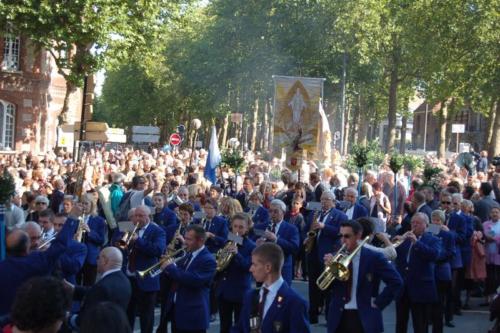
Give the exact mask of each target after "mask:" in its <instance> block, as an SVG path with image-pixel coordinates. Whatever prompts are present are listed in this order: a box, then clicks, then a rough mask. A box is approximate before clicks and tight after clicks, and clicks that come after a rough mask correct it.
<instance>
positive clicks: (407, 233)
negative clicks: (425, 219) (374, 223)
mask: <svg viewBox="0 0 500 333" xmlns="http://www.w3.org/2000/svg"><path fill="white" fill-rule="evenodd" d="M412 233H413V231H411V230H410V231H407V232H405V233H404V234H403V236H401V238H400V239H398V240H395V241H393V242H392V246H394V247H395V248H396V247H398V246H400V245H401V244H403V243H404V241H405V240H406V238H407V237H408V235H410V234H412Z"/></svg>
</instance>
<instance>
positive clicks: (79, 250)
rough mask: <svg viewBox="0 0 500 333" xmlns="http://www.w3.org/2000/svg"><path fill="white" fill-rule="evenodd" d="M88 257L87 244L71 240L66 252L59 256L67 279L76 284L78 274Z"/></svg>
mask: <svg viewBox="0 0 500 333" xmlns="http://www.w3.org/2000/svg"><path fill="white" fill-rule="evenodd" d="M86 257H87V247H86V246H85V244H82V243H80V242H77V241H75V240H70V242H69V244H68V247H67V249H66V252H64V254H63V255H62V256H61V258H59V265H60V268H61V272H62V274H63V277H64V278H65V279H66V281H68V282H70V283H72V284H76V275H77V274H78V273H79V272H80V270H81V269H82V267H83V264H84V263H85V258H86Z"/></svg>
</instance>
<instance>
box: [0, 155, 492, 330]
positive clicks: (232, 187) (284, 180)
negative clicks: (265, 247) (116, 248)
mask: <svg viewBox="0 0 500 333" xmlns="http://www.w3.org/2000/svg"><path fill="white" fill-rule="evenodd" d="M455 157H456V156H452V157H451V158H449V159H446V160H439V159H437V158H436V157H433V156H432V155H428V156H425V163H426V164H428V165H431V166H434V167H439V168H441V169H442V172H441V173H439V175H437V176H436V177H435V179H434V181H433V182H432V183H429V182H426V181H424V177H423V174H422V171H418V172H413V173H410V172H408V171H404V170H402V171H401V172H400V173H399V174H398V176H397V177H396V178H395V176H394V173H393V172H392V171H391V169H390V168H389V165H388V161H387V159H386V162H384V163H383V164H382V165H380V166H374V167H371V168H370V170H366V171H364V172H363V173H362V174H360V173H358V172H349V171H348V170H347V169H346V168H345V167H344V163H343V162H344V161H343V159H342V158H341V157H340V156H339V155H338V154H337V157H336V159H335V160H334V162H335V163H336V164H333V165H331V166H328V167H323V166H320V167H321V168H320V167H318V165H317V164H315V163H314V162H312V161H305V162H304V163H303V165H302V167H301V169H300V171H298V172H297V171H291V170H289V169H288V168H286V167H285V166H284V165H283V160H281V159H280V158H277V157H275V158H272V159H271V160H264V159H263V158H262V157H261V156H260V154H258V153H253V152H251V151H248V152H245V153H244V159H245V161H246V166H245V170H242V171H241V172H235V171H234V170H232V169H230V168H229V167H224V166H221V167H219V168H218V170H217V176H218V177H217V179H218V180H217V183H215V184H211V183H210V182H209V181H208V180H206V179H205V178H204V177H203V169H204V165H205V163H206V158H207V152H205V151H204V150H196V151H195V152H191V151H190V150H188V149H185V150H180V151H162V150H158V149H150V150H149V151H144V150H133V149H123V150H118V149H117V150H114V149H111V150H105V149H104V148H103V149H101V150H94V149H90V150H88V151H86V152H84V153H83V154H82V155H81V156H80V158H79V161H78V162H75V161H74V160H73V158H72V156H71V155H69V154H55V153H53V152H49V153H47V154H45V155H44V156H36V155H33V154H31V153H20V154H12V155H4V156H2V157H0V165H2V167H3V168H7V170H8V171H9V172H10V174H11V175H12V176H13V177H14V181H15V186H16V192H15V195H14V197H13V198H12V200H11V202H10V203H8V205H7V207H6V212H5V224H6V227H7V229H8V231H9V233H10V234H11V235H12V234H13V233H15V232H16V231H17V230H23V231H25V232H26V233H27V234H28V235H29V238H30V251H31V252H36V251H40V252H43V251H47V250H46V247H49V246H50V241H51V239H53V237H55V236H56V235H57V234H60V233H61V225H62V224H64V220H65V219H66V218H68V217H73V216H75V217H77V216H79V215H84V216H86V217H87V220H86V223H87V225H86V226H85V227H84V228H85V231H87V234H88V236H91V235H92V237H86V239H84V240H83V241H81V244H82V246H81V249H80V250H81V253H84V254H83V257H81V258H82V259H81V260H80V261H79V263H78V264H76V266H75V268H74V270H73V271H72V272H64V271H63V272H62V275H63V277H64V278H65V279H66V281H69V282H70V283H71V284H72V285H73V286H87V287H90V286H92V285H93V284H94V283H95V282H96V279H97V280H98V278H99V269H98V268H97V267H98V265H99V264H98V260H99V259H98V253H99V251H100V250H101V249H103V248H105V247H106V246H109V245H115V243H116V240H117V238H116V237H117V236H116V235H117V233H119V232H120V230H119V224H120V222H122V221H128V220H130V215H129V214H130V211H131V210H132V209H134V208H141V207H149V209H150V211H149V217H150V218H151V221H154V223H156V224H157V225H158V226H159V227H161V228H164V230H165V232H166V233H167V235H168V234H169V232H170V233H171V234H172V233H173V232H172V230H176V228H177V227H176V226H177V225H178V223H179V221H180V220H183V219H184V217H183V214H185V213H187V214H188V215H189V216H188V217H187V218H186V219H187V220H189V221H188V222H190V221H192V220H196V219H198V220H200V221H204V220H203V219H204V218H205V217H206V216H207V215H208V216H210V218H213V217H214V216H220V217H221V220H222V221H224V222H223V223H225V226H224V229H226V231H225V237H227V230H230V229H231V221H232V219H233V217H234V216H235V215H236V214H240V215H241V213H247V214H248V215H249V216H250V220H249V223H248V226H247V227H248V232H247V234H248V237H249V238H252V239H253V240H254V241H255V242H256V243H257V245H258V243H259V238H261V237H262V235H261V234H259V233H257V234H256V233H255V229H254V226H255V225H260V224H269V223H270V222H269V221H270V219H271V218H270V209H271V208H272V207H274V206H276V205H277V204H276V202H277V201H276V199H278V200H279V201H280V202H282V203H284V204H285V205H286V209H285V210H284V211H283V213H284V220H285V221H287V223H289V224H291V225H293V226H295V228H296V230H297V232H298V235H299V242H298V246H297V248H296V249H295V248H294V250H293V251H291V257H292V264H291V267H292V270H291V276H290V279H289V280H290V283H292V282H291V281H292V280H293V279H301V280H305V281H307V280H308V279H310V276H309V270H310V267H309V265H308V255H307V253H306V252H305V250H304V246H305V240H306V239H307V238H308V232H310V231H311V230H312V229H314V228H313V227H312V224H313V223H314V222H313V221H312V220H313V219H314V218H313V212H314V210H312V209H311V208H310V207H311V203H316V202H318V203H319V202H321V203H323V202H324V201H328V200H330V201H331V205H332V207H335V209H336V210H338V211H340V212H341V213H342V214H343V215H342V216H344V214H345V216H346V217H347V219H348V220H353V219H359V218H367V219H368V220H369V221H370V222H371V223H372V227H371V228H372V230H371V232H372V233H373V234H374V235H375V240H374V241H371V243H372V244H374V245H375V246H377V247H383V245H381V244H385V245H386V248H392V250H393V252H394V256H395V251H394V249H395V248H396V247H397V246H396V245H394V244H393V243H391V239H392V240H393V241H394V240H398V239H404V238H405V237H407V235H408V232H411V230H412V218H413V217H415V215H417V214H420V213H423V214H425V215H426V216H427V218H428V222H430V225H437V226H438V227H437V231H435V233H436V234H437V233H438V232H439V231H440V230H444V231H446V232H450V233H452V234H453V237H454V241H453V246H452V248H451V253H450V254H449V255H448V257H444V258H442V259H440V260H441V261H440V262H437V263H436V265H438V266H439V265H442V264H443V263H447V264H449V272H450V274H449V276H448V275H446V274H445V275H443V276H438V274H437V273H436V277H435V278H436V285H437V289H438V293H439V298H440V302H441V304H442V309H441V310H440V311H441V312H440V313H442V316H443V317H442V318H439V319H438V321H439V320H440V321H443V320H444V322H445V325H447V326H449V327H453V326H454V324H453V317H454V316H455V315H461V311H462V310H463V309H470V307H471V306H472V304H471V302H470V299H471V297H483V298H484V301H482V302H481V303H482V304H481V305H484V306H490V307H491V314H492V319H495V320H496V319H498V318H500V306H499V305H498V304H495V303H496V302H495V300H496V298H495V297H496V294H497V288H498V287H499V285H500V165H493V164H491V163H490V162H491V159H488V156H487V154H486V153H485V152H481V153H480V154H478V156H477V157H476V164H475V168H476V170H474V172H471V170H467V169H466V168H463V167H462V168H461V167H459V166H458V165H457V164H456V163H455V162H456V161H455ZM360 176H361V178H362V179H361V180H360ZM395 179H397V180H396V182H395ZM395 192H396V193H395ZM325 193H328V194H327V195H325ZM186 205H190V206H191V209H190V208H186ZM278 206H279V204H278ZM141 209H142V208H141ZM271 210H272V209H271ZM183 212H184V213H183ZM339 214H340V213H339ZM240 215H239V216H240ZM240 217H241V216H240ZM58 219H61V220H63V222H61V223H60V224H61V225H59V226H58V225H57V221H58ZM243 219H244V218H243ZM200 223H201V222H200ZM172 226H174V227H173V229H172ZM257 229H258V228H257ZM368 229H370V228H368ZM207 231H208V230H207ZM233 232H234V230H233ZM94 234H95V235H94ZM217 236H219V235H215V238H214V239H217ZM173 237H175V236H173ZM223 238H224V237H223ZM225 240H226V239H223V241H222V243H221V244H222V245H221V244H218V246H215V245H214V246H215V249H214V250H213V251H211V252H216V251H217V250H218V249H220V248H221V247H223V244H224V241H225ZM46 241H48V242H49V244H45V242H46ZM377 243H378V245H377ZM169 244H170V240H168V238H167V239H166V241H165V246H168V245H169ZM207 244H208V243H207ZM213 244H217V243H215V242H214V243H213ZM83 245H85V246H83ZM207 246H208V245H207ZM7 247H8V251H9V244H7ZM75 248H78V246H75ZM10 250H11V253H10V255H12V249H10ZM284 252H285V256H286V255H287V253H286V249H284ZM108 255H109V256H111V257H112V256H113V253H110V254H108ZM59 260H60V259H59ZM285 266H286V259H285ZM1 269H2V267H1V264H0V271H1ZM4 269H5V268H4ZM1 273H2V274H4V271H1ZM52 273H53V272H52ZM39 275H40V276H45V277H40V278H38V279H35V280H28V281H27V282H26V283H25V284H24V285H23V286H22V287H20V288H19V289H18V290H17V293H16V290H14V291H13V290H9V291H8V292H7V291H6V290H2V289H5V288H9V287H8V286H6V285H2V284H0V295H6V294H9V295H10V297H11V298H9V299H11V300H12V302H10V303H9V304H0V319H4V320H5V319H7V317H8V318H10V320H7V322H10V323H12V324H13V327H14V328H15V327H17V329H18V330H17V331H16V330H13V331H14V332H20V331H22V332H24V331H31V332H37V331H40V332H41V330H37V327H38V328H40V327H45V326H44V325H46V324H50V325H53V324H54V323H56V322H57V323H59V325H56V326H57V329H59V326H60V325H61V322H62V321H64V320H65V318H66V311H65V308H70V307H73V308H74V309H73V310H75V307H76V312H77V310H78V304H77V302H76V301H75V300H73V302H72V301H71V299H70V298H69V296H68V295H67V293H66V292H65V290H67V286H66V285H65V284H64V283H61V282H60V281H59V280H57V279H52V278H50V277H46V274H39ZM52 275H54V274H52ZM283 275H284V278H285V273H283ZM285 280H287V278H285ZM37 285H38V286H37ZM41 289H44V290H45V289H46V292H44V294H46V293H49V294H50V297H48V298H47V297H46V296H42V295H37V294H40V293H42V291H41ZM12 293H14V294H12ZM37 297H41V298H43V299H44V300H45V303H43V304H48V303H50V302H49V301H53V302H52V303H50V304H51V306H54V307H56V308H54V310H51V311H50V312H51V313H50V315H49V314H46V315H38V314H37V311H42V309H41V308H38V307H39V306H40V307H42V305H38V304H36V303H37V302H31V304H29V305H26V303H30V301H29V300H30V299H36V298H37ZM14 299H15V301H14ZM310 301H311V300H310ZM0 303H5V302H3V301H0ZM212 303H213V300H212V295H211V304H212ZM312 303H315V306H316V307H317V308H316V309H315V311H316V312H314V311H312V312H311V310H310V311H309V317H310V318H309V319H310V320H311V323H314V322H315V320H316V322H317V316H318V315H319V314H321V313H325V312H326V311H325V309H324V307H325V306H327V304H324V303H323V301H321V302H319V303H318V301H317V300H313V301H312ZM54 304H57V305H54ZM99 306H101V310H99V311H98V310H95V311H93V314H92V316H97V313H101V312H103V311H107V312H108V313H109V316H113V315H114V316H116V318H121V317H120V316H122V317H123V316H124V314H123V313H121V312H120V308H118V309H116V311H115V308H114V307H113V306H105V305H104V306H103V305H102V304H101V305H99ZM214 308H216V307H215V306H214ZM43 312H44V313H46V312H47V311H43ZM90 312H91V311H88V313H90ZM210 312H211V315H212V317H213V316H214V315H215V311H212V310H211V311H210ZM325 315H326V313H325ZM101 316H102V314H101ZM108 318H109V317H108ZM212 319H213V318H212ZM36 321H39V322H36ZM116 321H120V320H116ZM123 321H125V322H126V319H124V320H123ZM429 321H431V319H429ZM108 324H109V325H117V324H116V323H115V324H113V323H108ZM30 325H31V326H30ZM37 325H38V326H37ZM40 325H41V326H40ZM50 325H49V326H50ZM85 325H87V326H88V327H92V323H89V321H88V320H86V319H85V318H82V323H81V325H80V327H81V331H82V332H83V331H85V329H84V327H85ZM94 326H95V325H94ZM22 327H24V329H23V328H22ZM57 329H56V330H54V332H55V331H57ZM129 329H130V328H129ZM91 330H92V332H95V331H96V330H97V328H95V327H93V328H91ZM91 330H87V331H86V332H90V331H91ZM97 331H98V330H97ZM111 331H112V330H111V329H110V330H109V332H111ZM118 331H121V332H126V330H125V329H124V328H120V329H119V330H117V332H118ZM6 332H8V331H6ZM44 332H45V331H44ZM47 332H49V331H47ZM98 332H99V331H98Z"/></svg>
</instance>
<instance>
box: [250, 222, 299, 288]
mask: <svg viewBox="0 0 500 333" xmlns="http://www.w3.org/2000/svg"><path fill="white" fill-rule="evenodd" d="M270 224H271V223H268V224H257V225H255V227H254V228H255V229H261V230H266V229H267V228H268V227H269V226H270ZM276 237H277V240H276V244H278V245H279V246H280V247H281V249H282V250H283V253H284V255H285V262H284V263H283V268H282V269H281V275H282V276H283V279H284V280H285V282H286V283H287V284H288V285H291V284H292V279H293V264H292V257H293V256H294V255H296V254H297V253H298V251H299V242H300V237H299V230H298V229H297V227H296V226H294V225H293V224H290V223H288V222H286V221H282V222H281V224H280V227H279V229H278V233H277V234H276Z"/></svg>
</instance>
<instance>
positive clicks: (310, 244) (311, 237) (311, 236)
mask: <svg viewBox="0 0 500 333" xmlns="http://www.w3.org/2000/svg"><path fill="white" fill-rule="evenodd" d="M318 214H319V210H317V211H315V212H314V215H313V218H312V222H311V227H310V228H309V231H308V232H307V238H306V240H305V244H304V250H305V251H306V253H311V251H312V250H313V248H314V244H315V243H316V236H317V235H318V232H317V231H315V230H313V229H312V227H313V225H314V223H316V222H318Z"/></svg>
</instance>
